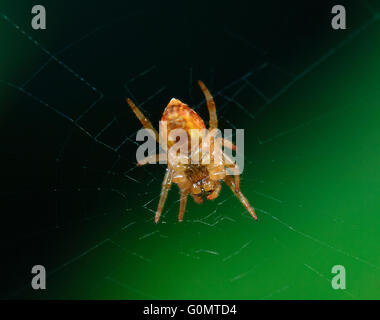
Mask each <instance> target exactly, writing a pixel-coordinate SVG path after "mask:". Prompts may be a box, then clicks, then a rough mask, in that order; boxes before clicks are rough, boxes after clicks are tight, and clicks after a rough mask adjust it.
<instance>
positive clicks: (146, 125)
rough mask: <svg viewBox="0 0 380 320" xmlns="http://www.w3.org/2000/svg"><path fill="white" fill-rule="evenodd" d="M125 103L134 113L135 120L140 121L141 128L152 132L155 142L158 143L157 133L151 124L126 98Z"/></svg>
mask: <svg viewBox="0 0 380 320" xmlns="http://www.w3.org/2000/svg"><path fill="white" fill-rule="evenodd" d="M127 103H128V104H129V106H130V107H131V109H132V111H133V112H134V114H135V115H136V117H137V119H139V120H140V122H141V124H142V125H143V127H144V128H145V129H150V130H152V131H153V132H154V138H155V139H156V141H159V138H158V132H157V130H156V129H155V128H154V127H153V125H152V123H151V122H150V121H149V119H148V118H147V117H145V116H144V114H143V113H142V112H141V110H140V109H139V108H138V107H137V106H136V105H135V103H134V102H133V101H132V100H131V99H129V98H127Z"/></svg>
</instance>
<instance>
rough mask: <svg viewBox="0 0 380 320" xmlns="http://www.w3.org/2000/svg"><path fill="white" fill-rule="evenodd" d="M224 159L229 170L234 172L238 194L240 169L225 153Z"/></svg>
mask: <svg viewBox="0 0 380 320" xmlns="http://www.w3.org/2000/svg"><path fill="white" fill-rule="evenodd" d="M223 158H224V161H225V166H226V167H227V168H229V169H230V170H231V171H232V172H233V174H234V180H235V183H234V185H235V188H236V191H237V192H238V191H240V173H239V167H238V165H237V164H236V163H234V161H233V160H232V159H231V158H230V157H229V156H227V155H226V154H225V153H224V152H223Z"/></svg>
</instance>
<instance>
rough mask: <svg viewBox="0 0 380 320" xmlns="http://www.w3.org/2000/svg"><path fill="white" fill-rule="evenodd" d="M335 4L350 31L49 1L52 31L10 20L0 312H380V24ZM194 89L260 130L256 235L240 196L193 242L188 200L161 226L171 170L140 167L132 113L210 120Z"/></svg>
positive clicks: (199, 227)
mask: <svg viewBox="0 0 380 320" xmlns="http://www.w3.org/2000/svg"><path fill="white" fill-rule="evenodd" d="M340 3H341V4H343V5H345V6H346V9H347V27H348V28H347V30H338V31H336V30H333V29H332V28H331V25H330V21H331V17H332V15H331V13H330V12H331V8H332V6H333V5H334V4H336V3H335V1H319V2H318V3H314V4H311V3H307V2H306V1H287V2H286V3H285V2H282V1H265V2H261V1H250V3H249V4H248V3H243V2H242V3H239V2H236V1H233V2H230V1H225V2H223V1H218V2H210V3H209V4H207V5H206V4H201V3H197V2H191V3H185V2H184V3H181V4H175V3H169V2H165V3H161V2H160V3H158V2H157V1H151V2H148V1H146V2H139V3H137V2H129V1H119V2H117V1H107V2H103V1H102V2H101V1H99V2H96V3H95V2H94V1H91V2H82V1H81V2H78V1H76V2H75V1H60V2H56V1H55V2H53V1H42V2H41V3H40V4H42V5H44V6H45V7H46V11H47V29H46V30H38V31H36V30H33V29H32V28H31V26H30V20H31V17H32V15H31V13H30V10H31V7H32V6H33V5H34V3H32V2H31V1H18V2H17V3H11V2H9V3H4V4H2V5H1V7H0V13H1V14H0V39H1V50H0V95H1V96H0V98H1V100H0V106H1V111H0V130H1V132H0V137H1V139H2V140H1V141H2V143H1V158H2V159H1V163H2V174H1V182H2V183H1V209H0V212H1V216H2V223H1V226H2V232H1V233H2V236H3V240H2V244H3V247H4V249H2V263H1V265H2V269H3V271H2V275H3V276H4V275H5V279H4V280H2V285H1V297H2V298H4V299H14V298H28V299H30V298H31V299H69V298H70V299H353V298H354V299H379V297H380V255H379V252H380V241H379V240H380V239H379V238H380V237H379V228H380V215H379V213H380V200H379V193H380V168H379V159H380V148H379V138H380V130H379V119H380V109H379V103H380V87H379V74H380V61H379V55H380V44H379V39H380V16H379V15H378V14H376V12H380V7H379V5H378V3H377V2H376V1H340ZM34 41H35V42H34ZM198 79H202V80H203V81H204V82H205V83H206V85H207V86H208V87H209V88H210V91H211V92H212V93H213V94H214V96H215V100H216V105H217V112H218V116H219V119H220V127H221V128H222V129H224V128H244V129H245V168H244V172H243V174H242V176H241V179H242V181H241V188H242V191H243V192H244V194H245V195H246V196H247V198H248V199H249V200H250V202H251V204H252V205H253V206H254V207H255V209H256V211H257V214H258V216H259V221H257V222H256V221H254V220H253V219H252V218H251V217H250V216H249V214H248V213H247V212H246V211H245V210H244V208H243V207H242V205H241V204H240V203H239V201H238V200H237V199H236V198H234V196H233V195H232V194H231V192H230V190H228V188H226V186H224V187H223V189H222V192H221V194H220V196H219V197H218V198H217V199H216V200H214V201H206V202H205V203H204V204H202V205H197V204H195V203H194V202H193V201H192V200H189V203H188V207H187V210H186V213H185V218H184V222H183V223H181V224H179V223H178V222H177V213H178V206H179V203H178V198H179V195H178V190H177V187H176V186H173V188H172V190H171V192H170V195H169V197H168V200H167V203H166V206H165V211H164V214H163V216H162V219H161V222H160V223H159V224H158V225H156V224H154V222H153V219H154V211H155V209H156V206H157V203H158V197H159V192H160V184H161V179H162V177H163V175H164V170H165V168H164V166H158V165H153V166H147V167H144V168H136V167H135V151H136V148H137V146H138V144H137V143H136V142H135V132H136V131H137V130H138V129H139V128H140V124H139V122H138V121H137V119H135V117H134V115H133V114H132V113H131V111H130V110H129V108H128V107H127V105H126V103H125V98H126V97H127V96H130V97H132V98H133V99H134V100H135V101H136V102H137V104H139V105H140V106H142V108H143V109H144V111H145V112H146V114H147V115H148V116H149V118H150V119H151V121H152V122H153V123H154V124H155V125H156V127H157V126H158V121H159V119H160V115H161V113H162V111H163V109H164V107H165V106H166V104H167V103H168V101H169V100H170V98H172V97H176V98H178V99H181V100H182V101H184V102H186V103H188V104H189V105H191V106H194V108H195V109H196V110H197V112H199V114H200V115H201V116H202V117H203V118H204V119H208V117H207V110H206V108H205V105H204V104H202V101H203V97H202V95H201V92H200V90H199V88H198V87H197V85H196V81H197V80H198ZM126 138H128V139H126ZM36 264H41V265H44V266H45V267H46V270H47V274H48V278H47V290H45V291H34V290H32V289H31V288H30V281H31V278H32V274H31V268H32V266H33V265H36ZM334 265H343V266H344V267H345V270H346V286H347V289H346V290H334V289H332V286H331V279H332V277H333V274H332V273H331V269H332V267H333V266H334Z"/></svg>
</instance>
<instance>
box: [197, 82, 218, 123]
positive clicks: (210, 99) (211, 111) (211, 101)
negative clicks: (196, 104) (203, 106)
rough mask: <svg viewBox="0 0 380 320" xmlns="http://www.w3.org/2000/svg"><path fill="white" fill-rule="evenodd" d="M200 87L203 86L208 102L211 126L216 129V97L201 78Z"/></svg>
mask: <svg viewBox="0 0 380 320" xmlns="http://www.w3.org/2000/svg"><path fill="white" fill-rule="evenodd" d="M198 84H199V87H200V88H201V90H202V92H203V94H204V96H205V98H206V102H207V107H208V112H209V114H210V124H209V128H210V130H211V129H216V128H218V118H217V116H216V108H215V102H214V98H213V97H212V95H211V93H210V91H209V90H208V89H207V87H206V86H205V84H204V83H203V82H202V81H201V80H199V81H198Z"/></svg>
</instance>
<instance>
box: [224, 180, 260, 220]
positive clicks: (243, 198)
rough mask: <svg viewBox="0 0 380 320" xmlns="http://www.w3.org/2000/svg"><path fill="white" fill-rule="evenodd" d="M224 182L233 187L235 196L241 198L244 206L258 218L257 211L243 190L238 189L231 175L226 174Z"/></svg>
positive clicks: (253, 216) (254, 217)
mask: <svg viewBox="0 0 380 320" xmlns="http://www.w3.org/2000/svg"><path fill="white" fill-rule="evenodd" d="M224 182H225V183H226V184H227V185H228V186H229V187H230V188H231V190H232V192H233V193H234V194H235V196H236V197H237V198H238V199H239V200H240V202H241V203H242V204H243V206H244V207H245V208H246V209H247V210H248V212H249V214H250V215H251V216H252V218H253V219H255V220H257V216H256V213H255V210H254V209H253V208H252V207H251V205H250V204H249V202H248V200H247V198H246V197H244V195H243V194H242V193H241V191H240V190H239V191H236V186H235V182H234V179H232V177H231V176H226V177H225V178H224Z"/></svg>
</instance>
